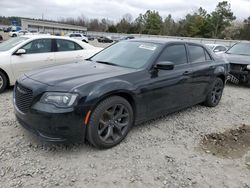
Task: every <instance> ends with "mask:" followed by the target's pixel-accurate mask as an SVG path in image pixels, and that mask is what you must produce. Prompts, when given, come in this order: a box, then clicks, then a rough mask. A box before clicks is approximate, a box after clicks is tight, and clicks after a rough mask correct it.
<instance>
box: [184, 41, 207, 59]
mask: <svg viewBox="0 0 250 188" xmlns="http://www.w3.org/2000/svg"><path fill="white" fill-rule="evenodd" d="M188 46H189V53H190V61H191V63H198V62H204V61H206V55H205V51H204V48H202V47H201V46H196V45H190V44H189V45H188Z"/></svg>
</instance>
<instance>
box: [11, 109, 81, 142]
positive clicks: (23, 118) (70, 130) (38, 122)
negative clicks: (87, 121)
mask: <svg viewBox="0 0 250 188" xmlns="http://www.w3.org/2000/svg"><path fill="white" fill-rule="evenodd" d="M15 115H16V118H17V120H18V122H19V123H20V124H21V125H22V126H23V127H24V128H25V129H27V130H28V131H30V132H32V133H34V134H35V135H37V136H39V137H40V138H41V139H42V140H44V141H48V142H76V141H83V140H84V139H85V125H84V118H83V117H82V116H81V115H78V114H77V113H76V112H75V111H72V112H60V113H46V112H43V111H38V110H34V109H31V110H30V111H29V112H28V113H26V114H23V113H22V112H20V111H19V110H18V109H17V107H16V106H15Z"/></svg>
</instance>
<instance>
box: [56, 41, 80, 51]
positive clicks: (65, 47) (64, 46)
mask: <svg viewBox="0 0 250 188" xmlns="http://www.w3.org/2000/svg"><path fill="white" fill-rule="evenodd" d="M56 45H57V51H58V52H65V51H75V50H81V49H82V47H81V46H80V45H78V44H76V43H75V42H73V41H69V40H60V39H57V40H56Z"/></svg>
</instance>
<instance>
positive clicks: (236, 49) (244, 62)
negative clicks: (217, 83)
mask: <svg viewBox="0 0 250 188" xmlns="http://www.w3.org/2000/svg"><path fill="white" fill-rule="evenodd" d="M220 56H224V58H225V59H226V60H227V61H228V62H229V63H230V69H231V70H230V74H231V76H230V81H231V82H233V83H236V84H238V83H240V84H246V85H249V86H250V42H240V43H236V44H235V45H233V46H232V47H231V48H230V49H229V50H228V51H226V52H225V53H223V54H220Z"/></svg>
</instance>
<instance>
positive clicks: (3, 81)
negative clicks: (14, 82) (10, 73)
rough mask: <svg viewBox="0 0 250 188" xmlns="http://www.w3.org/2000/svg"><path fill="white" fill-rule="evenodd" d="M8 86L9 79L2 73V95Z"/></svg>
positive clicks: (0, 86) (0, 73)
mask: <svg viewBox="0 0 250 188" xmlns="http://www.w3.org/2000/svg"><path fill="white" fill-rule="evenodd" d="M7 85H8V80H7V77H6V76H5V74H4V73H3V72H1V71H0V93H2V92H3V91H4V90H5V89H6V87H7Z"/></svg>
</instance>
